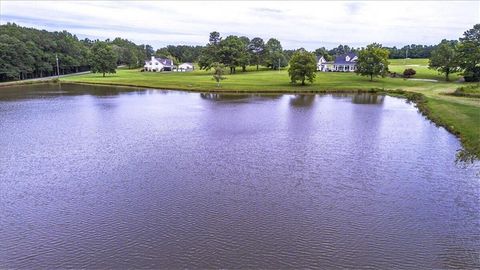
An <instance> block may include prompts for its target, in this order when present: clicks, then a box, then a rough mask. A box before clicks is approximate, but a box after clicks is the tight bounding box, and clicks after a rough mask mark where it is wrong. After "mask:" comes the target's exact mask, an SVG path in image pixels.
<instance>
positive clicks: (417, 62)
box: [388, 58, 461, 81]
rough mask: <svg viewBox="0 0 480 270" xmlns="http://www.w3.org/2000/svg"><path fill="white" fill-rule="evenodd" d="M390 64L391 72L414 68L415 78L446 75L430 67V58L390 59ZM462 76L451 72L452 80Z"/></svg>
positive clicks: (432, 77) (439, 78)
mask: <svg viewBox="0 0 480 270" xmlns="http://www.w3.org/2000/svg"><path fill="white" fill-rule="evenodd" d="M389 62H390V65H389V66H388V69H389V70H390V72H396V73H399V74H403V71H404V70H405V69H407V68H413V69H414V70H415V71H416V72H417V74H416V75H415V76H414V77H413V78H423V79H432V80H440V81H444V80H445V75H444V74H440V73H439V72H438V71H436V70H432V69H429V68H428V59H425V58H420V59H390V60H389ZM460 78H461V76H460V75H458V74H450V80H451V81H456V80H458V79H460Z"/></svg>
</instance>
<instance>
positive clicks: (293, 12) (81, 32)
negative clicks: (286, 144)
mask: <svg viewBox="0 0 480 270" xmlns="http://www.w3.org/2000/svg"><path fill="white" fill-rule="evenodd" d="M6 22H15V23H17V24H20V25H22V26H28V27H35V28H39V29H46V30H50V31H52V30H67V31H69V32H71V33H73V34H76V35H77V36H78V37H80V38H85V37H88V38H90V39H96V38H99V39H106V38H115V37H118V36H119V37H123V38H127V39H130V40H133V41H134V42H136V43H147V44H151V45H152V46H154V48H159V47H162V46H165V45H168V44H187V45H204V44H205V43H207V41H208V34H209V33H210V32H211V31H218V32H220V33H221V34H222V36H227V35H229V34H234V35H245V36H248V37H250V38H253V37H257V36H258V37H262V38H264V39H265V40H266V39H268V38H270V37H275V38H277V39H279V40H280V41H281V42H282V44H283V46H284V48H287V49H294V48H299V47H304V48H306V49H310V50H313V49H315V48H318V47H322V46H325V47H327V48H332V47H336V46H337V45H338V44H348V45H350V46H354V47H359V46H365V45H367V44H369V43H372V42H379V43H382V44H383V45H385V46H393V45H395V46H403V45H406V44H412V43H415V44H436V43H438V42H440V40H442V39H444V38H446V39H457V38H458V37H460V36H461V35H462V34H463V32H464V31H465V30H467V29H469V28H472V26H473V25H474V24H476V23H480V1H464V2H463V1H451V2H449V1H423V2H420V1H384V2H380V1H355V2H351V1H323V2H319V1H306V2H300V1H290V2H286V1H280V2H274V1H265V2H259V1H256V2H253V1H238V2H237V1H224V2H220V1H212V2H201V1H192V2H189V1H180V2H179V1H177V2H169V1H152V2H150V1H137V2H134V1H105V2H103V1H55V2H49V1H6V0H2V1H0V23H1V24H4V23H6Z"/></svg>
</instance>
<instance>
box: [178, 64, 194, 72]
mask: <svg viewBox="0 0 480 270" xmlns="http://www.w3.org/2000/svg"><path fill="white" fill-rule="evenodd" d="M194 69H195V67H194V66H193V63H182V64H180V65H178V68H177V71H192V70H194Z"/></svg>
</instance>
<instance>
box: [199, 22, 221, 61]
mask: <svg viewBox="0 0 480 270" xmlns="http://www.w3.org/2000/svg"><path fill="white" fill-rule="evenodd" d="M220 41H222V37H221V36H220V33H219V32H217V31H214V32H211V33H210V36H209V38H208V44H207V45H206V46H205V47H204V48H203V49H202V50H201V52H200V55H199V57H198V65H199V66H200V69H210V68H211V67H212V65H213V63H216V62H220V56H219V51H220Z"/></svg>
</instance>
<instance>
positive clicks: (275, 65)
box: [265, 38, 287, 69]
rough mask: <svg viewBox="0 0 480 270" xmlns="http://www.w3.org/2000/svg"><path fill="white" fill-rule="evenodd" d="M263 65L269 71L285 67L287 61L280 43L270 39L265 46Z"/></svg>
mask: <svg viewBox="0 0 480 270" xmlns="http://www.w3.org/2000/svg"><path fill="white" fill-rule="evenodd" d="M265 52H266V54H265V65H266V66H267V67H270V68H271V69H279V68H280V67H285V66H287V60H286V58H285V55H284V54H283V48H282V44H281V43H280V41H278V40H277V39H275V38H271V39H269V40H268V41H267V43H266V44H265Z"/></svg>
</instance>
